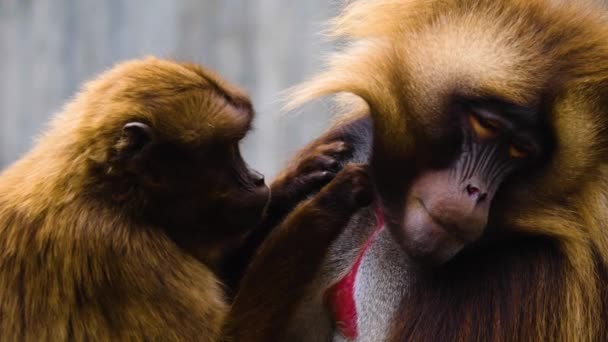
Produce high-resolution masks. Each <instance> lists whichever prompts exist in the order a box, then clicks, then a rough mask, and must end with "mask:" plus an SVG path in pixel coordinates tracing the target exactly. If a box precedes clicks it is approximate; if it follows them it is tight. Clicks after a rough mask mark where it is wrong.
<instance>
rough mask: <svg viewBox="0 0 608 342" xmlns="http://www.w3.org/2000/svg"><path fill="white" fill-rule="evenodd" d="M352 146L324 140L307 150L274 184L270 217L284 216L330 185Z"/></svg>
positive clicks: (337, 141) (336, 139) (342, 142)
mask: <svg viewBox="0 0 608 342" xmlns="http://www.w3.org/2000/svg"><path fill="white" fill-rule="evenodd" d="M351 153H352V146H349V145H348V144H347V143H346V142H345V141H343V140H342V139H340V138H336V137H334V138H333V139H332V140H329V141H327V140H323V141H320V142H319V143H318V144H313V145H311V146H310V147H308V148H306V149H305V150H303V151H302V152H300V154H299V155H298V157H296V158H295V160H294V161H293V162H292V165H290V166H289V167H288V168H287V169H286V170H285V171H284V172H283V173H282V174H281V175H279V176H278V177H277V179H276V180H275V181H274V182H273V183H272V185H271V189H272V198H271V203H270V208H269V214H270V215H272V216H275V217H276V216H279V217H282V216H284V215H285V214H286V213H287V212H289V211H291V210H292V209H293V208H294V207H295V206H296V205H297V204H298V203H299V202H301V201H302V200H304V199H305V198H307V197H308V196H310V195H313V194H315V193H316V192H318V191H319V190H320V189H321V188H322V187H323V186H324V185H326V184H327V183H328V182H330V181H331V180H332V179H333V178H334V177H335V176H336V173H337V172H338V171H340V169H341V167H342V165H343V163H344V162H345V161H346V160H347V159H348V158H349V157H350V155H351Z"/></svg>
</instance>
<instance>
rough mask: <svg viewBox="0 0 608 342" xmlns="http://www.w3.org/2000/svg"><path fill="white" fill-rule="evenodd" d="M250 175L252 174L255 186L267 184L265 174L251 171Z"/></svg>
mask: <svg viewBox="0 0 608 342" xmlns="http://www.w3.org/2000/svg"><path fill="white" fill-rule="evenodd" d="M249 173H250V174H251V180H252V182H253V184H254V185H255V186H263V185H265V184H266V180H265V179H264V175H263V174H261V173H259V172H258V171H256V170H250V171H249Z"/></svg>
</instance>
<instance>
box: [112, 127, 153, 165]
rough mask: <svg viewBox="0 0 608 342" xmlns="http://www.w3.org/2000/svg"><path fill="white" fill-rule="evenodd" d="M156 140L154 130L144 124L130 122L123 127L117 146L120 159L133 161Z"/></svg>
mask: <svg viewBox="0 0 608 342" xmlns="http://www.w3.org/2000/svg"><path fill="white" fill-rule="evenodd" d="M154 140H155V134H154V130H153V129H152V128H151V127H150V126H148V125H147V124H145V123H143V122H129V123H127V124H125V125H124V126H123V127H122V133H121V135H120V140H119V143H118V145H117V150H118V153H119V155H120V157H121V158H120V159H123V160H124V159H131V158H133V157H134V156H135V155H136V154H138V153H139V152H141V151H142V150H143V149H144V148H145V147H146V146H148V145H150V144H151V143H152V142H154Z"/></svg>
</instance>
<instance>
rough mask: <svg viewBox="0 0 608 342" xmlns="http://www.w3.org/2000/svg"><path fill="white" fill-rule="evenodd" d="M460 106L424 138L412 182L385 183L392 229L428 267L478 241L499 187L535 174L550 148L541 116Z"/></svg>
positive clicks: (505, 108) (493, 106)
mask: <svg viewBox="0 0 608 342" xmlns="http://www.w3.org/2000/svg"><path fill="white" fill-rule="evenodd" d="M455 108H456V109H455V110H454V111H453V112H451V113H450V114H449V116H448V117H446V118H445V119H443V120H448V121H451V122H444V123H443V124H442V126H443V127H449V128H448V129H446V130H444V131H443V132H441V133H440V134H436V136H435V137H433V136H432V134H431V136H430V137H427V138H426V141H427V142H428V143H429V145H428V146H427V148H421V150H422V151H424V153H423V154H422V155H420V156H418V157H417V158H416V161H415V162H414V164H416V165H417V167H416V170H415V171H414V172H413V173H412V174H411V180H410V181H408V182H407V184H404V185H403V187H395V186H394V183H393V185H392V186H391V184H389V183H390V182H387V184H384V185H383V182H382V181H380V182H379V183H380V184H379V190H380V193H381V195H382V196H383V199H384V203H385V204H386V205H385V207H386V208H387V209H388V211H389V213H388V220H387V222H388V223H389V227H390V228H391V229H392V231H393V233H394V235H396V236H397V237H398V239H399V240H400V242H401V243H402V245H403V247H404V248H405V250H406V251H407V252H408V254H409V255H410V256H411V257H413V258H415V259H417V260H420V261H422V262H424V263H431V264H441V263H444V262H446V261H448V260H450V259H451V258H452V257H453V256H455V255H456V254H457V253H458V252H459V251H460V250H461V249H463V248H464V247H465V246H467V245H468V244H470V243H473V242H475V241H477V240H479V239H480V238H481V236H482V235H483V234H484V231H485V230H486V227H487V226H488V218H489V213H490V209H491V208H492V204H493V202H494V199H495V195H496V193H497V191H500V185H501V184H502V183H503V181H504V180H505V179H506V178H507V177H509V176H511V175H513V174H514V172H516V171H521V172H525V171H526V170H529V169H530V168H533V167H534V165H535V163H534V162H535V161H538V160H539V158H540V155H541V153H542V152H543V151H544V149H545V148H546V146H545V144H546V142H545V140H543V139H542V138H541V137H542V135H541V134H540V121H539V117H538V115H536V113H533V112H530V111H525V110H521V109H518V108H516V107H514V106H507V105H498V104H491V103H483V104H477V103H476V104H466V105H458V106H455ZM520 174H521V173H520ZM389 178H392V179H394V176H390V177H389ZM404 188H405V189H406V190H405V191H403V190H401V193H399V189H404ZM387 203H388V204H387Z"/></svg>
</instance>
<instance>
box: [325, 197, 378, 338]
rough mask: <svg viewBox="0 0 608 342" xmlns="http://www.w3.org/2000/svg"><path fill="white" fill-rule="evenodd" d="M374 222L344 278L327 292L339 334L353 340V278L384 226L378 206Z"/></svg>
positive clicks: (354, 306) (355, 316) (356, 334)
mask: <svg viewBox="0 0 608 342" xmlns="http://www.w3.org/2000/svg"><path fill="white" fill-rule="evenodd" d="M376 222H377V228H376V231H375V232H374V233H373V234H372V235H371V237H370V238H369V239H368V240H367V241H366V242H365V244H364V245H363V248H361V251H360V252H359V256H358V257H357V260H356V261H355V263H354V264H353V267H352V268H351V269H350V271H349V272H348V274H346V276H345V277H344V278H342V279H341V280H340V281H338V282H337V283H336V284H335V285H333V286H332V287H330V288H329V290H328V294H327V300H328V303H329V306H330V309H331V311H332V314H333V316H334V321H335V322H336V328H337V329H338V332H339V333H340V335H342V336H343V337H344V338H347V339H349V340H354V339H356V338H357V336H358V335H359V331H358V329H357V306H356V304H355V279H356V277H357V272H358V271H359V267H360V266H361V261H362V260H363V256H364V255H365V252H366V251H367V250H368V248H369V246H370V245H371V244H372V241H373V240H374V237H375V236H376V234H378V232H380V231H381V230H382V227H384V215H383V214H382V211H381V210H380V209H379V208H377V209H376Z"/></svg>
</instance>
